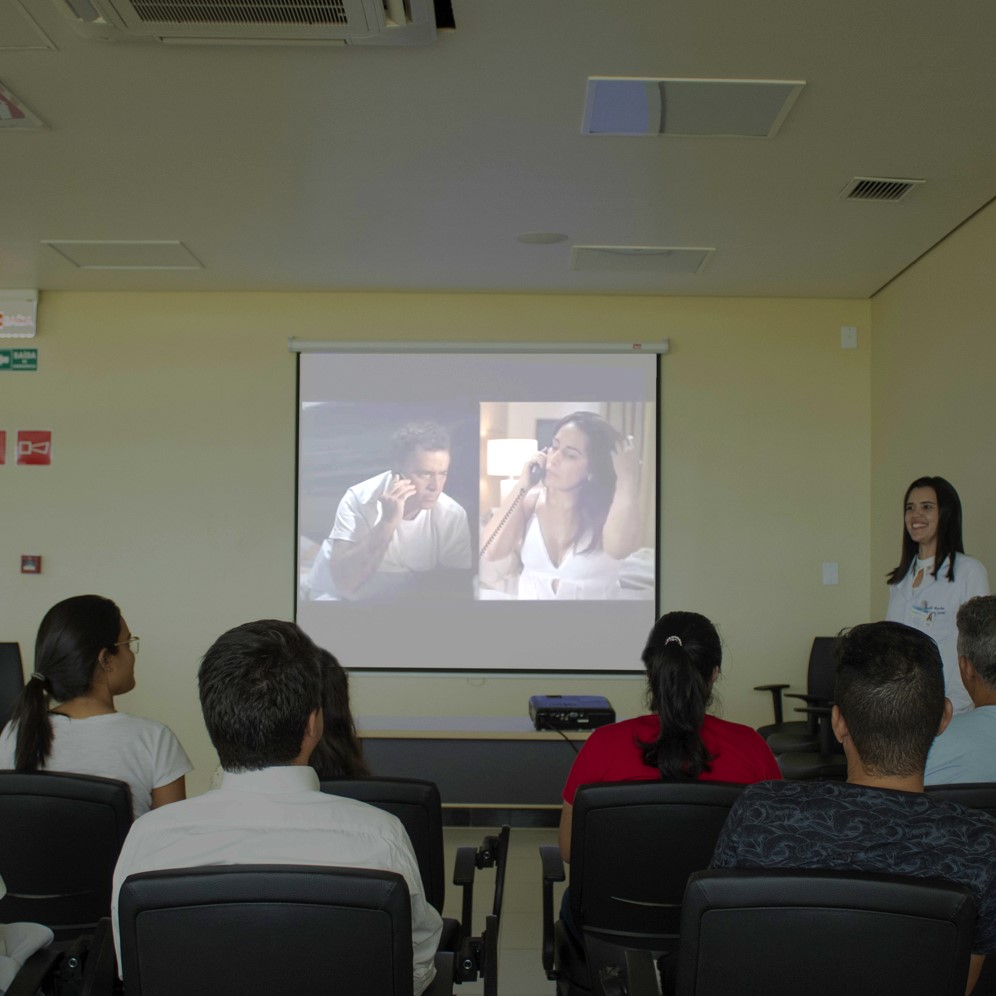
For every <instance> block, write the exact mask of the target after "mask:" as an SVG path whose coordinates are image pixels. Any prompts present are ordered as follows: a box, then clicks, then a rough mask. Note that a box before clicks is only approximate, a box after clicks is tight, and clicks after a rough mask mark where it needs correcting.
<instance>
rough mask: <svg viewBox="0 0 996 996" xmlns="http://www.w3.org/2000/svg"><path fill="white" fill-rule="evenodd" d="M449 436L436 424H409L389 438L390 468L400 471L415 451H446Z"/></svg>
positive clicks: (448, 446)
mask: <svg viewBox="0 0 996 996" xmlns="http://www.w3.org/2000/svg"><path fill="white" fill-rule="evenodd" d="M449 448H450V434H449V433H448V432H447V431H446V429H444V428H443V427H442V426H441V425H440V424H439V423H438V422H409V423H408V424H407V425H403V426H402V427H401V428H400V429H398V431H397V432H395V433H394V435H393V436H391V466H392V467H393V468H394V469H395V470H400V469H401V468H402V466H403V465H404V462H405V461H406V460H407V459H408V457H409V456H410V455H411V454H412V453H414V452H415V451H416V450H428V451H429V452H434V451H435V450H448V449H449Z"/></svg>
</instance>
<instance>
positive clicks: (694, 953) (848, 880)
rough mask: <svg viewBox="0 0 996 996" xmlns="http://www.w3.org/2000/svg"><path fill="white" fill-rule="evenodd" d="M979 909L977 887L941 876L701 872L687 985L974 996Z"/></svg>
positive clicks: (688, 912)
mask: <svg viewBox="0 0 996 996" xmlns="http://www.w3.org/2000/svg"><path fill="white" fill-rule="evenodd" d="M975 914H976V907H975V899H974V898H973V896H972V893H971V891H970V890H969V889H967V888H966V887H965V886H961V885H955V884H953V883H950V882H944V881H941V880H939V879H919V878H905V877H900V876H894V875H872V874H862V873H860V872H821V871H795V870H784V869H778V870H743V871H740V870H728V869H724V870H715V871H706V872H698V873H696V874H694V875H692V877H691V878H690V879H689V882H688V888H687V890H686V892H685V901H684V907H683V910H682V920H681V947H680V951H679V954H678V972H677V988H676V992H677V996H720V994H721V996H737V994H745V996H746V994H755V993H763V994H764V996H790V994H791V996H796V994H798V993H799V992H800V991H804V992H805V993H806V994H807V996H841V994H842V993H846V994H847V996H882V994H883V993H902V994H903V996H921V994H922V996H963V994H964V992H965V984H966V980H967V978H968V966H969V958H970V956H971V951H972V934H973V931H974V927H975ZM646 992H647V991H646V990H644V991H643V992H637V991H636V990H632V989H631V996H645V994H646Z"/></svg>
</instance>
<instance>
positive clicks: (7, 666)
mask: <svg viewBox="0 0 996 996" xmlns="http://www.w3.org/2000/svg"><path fill="white" fill-rule="evenodd" d="M23 688H24V671H23V669H22V667H21V645H20V644H19V643H0V729H3V726H4V724H5V723H6V722H7V720H8V719H10V717H11V715H12V714H13V712H14V706H15V705H16V704H17V700H18V699H19V698H20V697H21V689H23Z"/></svg>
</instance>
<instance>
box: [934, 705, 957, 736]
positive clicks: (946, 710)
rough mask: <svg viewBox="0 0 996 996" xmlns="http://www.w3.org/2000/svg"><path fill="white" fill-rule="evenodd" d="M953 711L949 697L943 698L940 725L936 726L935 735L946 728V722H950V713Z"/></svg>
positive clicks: (938, 734)
mask: <svg viewBox="0 0 996 996" xmlns="http://www.w3.org/2000/svg"><path fill="white" fill-rule="evenodd" d="M953 712H954V708H953V706H952V705H951V699H945V700H944V713H943V714H942V715H941V725H940V726H938V727H937V736H940V735H941V734H942V733H943V732H944V731H945V730H946V729H947V728H948V723H950V722H951V714H952V713H953Z"/></svg>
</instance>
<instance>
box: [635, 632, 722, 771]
mask: <svg viewBox="0 0 996 996" xmlns="http://www.w3.org/2000/svg"><path fill="white" fill-rule="evenodd" d="M722 662H723V645H722V642H721V641H720V639H719V633H717V632H716V627H715V626H713V624H712V623H711V622H710V621H709V620H708V619H706V617H705V616H702V615H699V614H698V613H697V612H668V613H666V614H665V615H663V616H661V617H660V619H658V620H657V624H656V625H655V626H654V628H653V629H652V630H651V631H650V638H649V639H648V640H647V645H646V647H645V648H644V650H643V664H644V666H645V667H646V669H647V681H648V689H647V698H648V703H649V705H650V709H651V711H652V712H654V713H656V714H657V715H658V716H660V721H661V732H660V736H659V737H658V738H657V739H656V740H655V741H653V742H652V743H638V744H637V746H639V747H642V748H643V763H644V764H647V765H649V766H650V767H655V768H657V769H658V770H659V771H660V773H661V778H663V779H664V780H666V781H694V780H695V779H697V778H698V777H699V775H701V774H702V772H703V771H709V770H710V767H709V762H710V761H712V760H713V757H712V756H710V754H709V752H708V751H707V750H706V747H705V744H704V743H703V742H702V737H701V735H700V734H699V730H700V728H701V726H702V722H703V720H704V719H705V711H706V706H708V704H709V700H710V699H711V697H712V676H713V672H714V671H715V670H716V668H718V667H720V666H721V665H722Z"/></svg>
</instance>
